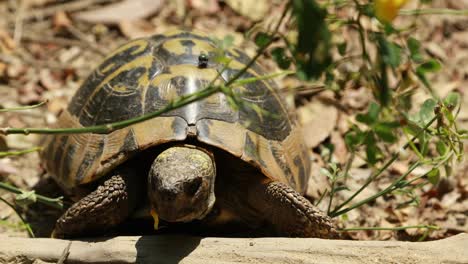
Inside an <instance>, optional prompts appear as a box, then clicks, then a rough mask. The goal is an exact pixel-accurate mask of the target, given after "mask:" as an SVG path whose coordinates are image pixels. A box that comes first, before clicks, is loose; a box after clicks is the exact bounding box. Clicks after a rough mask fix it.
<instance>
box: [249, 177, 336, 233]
mask: <svg viewBox="0 0 468 264" xmlns="http://www.w3.org/2000/svg"><path fill="white" fill-rule="evenodd" d="M249 193H251V194H252V195H255V196H256V197H255V198H252V199H253V204H254V205H256V206H259V207H260V208H259V210H261V211H263V215H265V216H266V217H267V219H266V220H267V221H268V222H270V223H271V224H272V226H273V228H274V230H276V232H277V234H279V235H286V236H291V237H318V238H336V237H337V232H336V230H335V228H334V225H333V223H332V221H331V219H330V217H328V216H326V215H325V214H324V213H323V212H321V211H320V210H319V209H318V208H317V207H315V206H314V205H312V204H311V203H310V202H309V200H307V199H306V198H304V196H302V195H301V194H299V193H298V192H296V191H295V190H294V189H292V188H291V187H289V186H287V185H286V184H284V183H280V182H274V181H268V180H266V181H264V182H261V183H259V184H258V185H257V186H256V187H255V188H252V191H251V192H249ZM255 193H257V194H255ZM262 196H263V197H262ZM262 198H263V199H262ZM262 207H263V208H262Z"/></svg>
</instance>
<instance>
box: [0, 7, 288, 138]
mask: <svg viewBox="0 0 468 264" xmlns="http://www.w3.org/2000/svg"><path fill="white" fill-rule="evenodd" d="M288 10H289V4H288V5H287V6H286V8H285V10H284V11H283V14H282V15H281V18H280V20H279V21H278V24H277V25H276V27H275V30H274V32H273V35H275V34H276V33H277V32H278V29H279V26H280V25H281V23H282V21H283V19H284V17H285V16H286V13H287V11H288ZM273 41H274V38H271V39H270V41H269V42H268V43H266V44H265V45H264V46H262V47H260V49H259V50H258V51H257V54H256V55H255V56H254V57H253V58H252V59H251V60H250V61H249V62H248V63H247V64H246V65H245V67H244V68H242V69H241V70H240V71H239V72H237V74H235V75H234V76H233V77H232V78H231V79H230V80H229V81H227V82H226V83H225V84H224V87H229V86H230V85H232V84H234V83H235V81H236V80H237V79H239V78H240V77H242V75H243V74H244V73H246V72H247V70H248V69H249V68H250V66H252V65H253V64H254V63H255V61H256V60H257V59H258V58H259V57H260V56H261V55H262V54H263V52H264V51H265V50H266V48H267V47H268V46H270V44H271V43H273ZM222 88H223V87H221V86H213V85H209V86H207V87H206V88H204V89H202V90H200V91H197V92H194V93H191V94H188V95H182V96H180V97H179V98H177V99H175V100H174V101H172V102H170V103H169V104H167V105H166V106H165V107H163V108H161V109H159V110H158V111H155V112H151V113H148V114H146V115H142V116H139V117H136V118H132V119H127V120H123V121H119V122H114V123H109V124H103V125H96V126H89V127H79V128H59V129H52V128H3V129H0V134H3V135H9V134H24V135H28V134H80V133H97V134H107V133H111V132H112V131H115V130H117V129H121V128H124V127H127V126H130V125H133V124H136V123H139V122H143V121H146V120H149V119H152V118H154V117H157V116H160V115H162V114H164V113H167V112H169V111H172V110H174V109H176V108H179V107H183V106H185V105H188V104H190V103H193V102H195V101H198V100H201V99H204V98H206V97H208V96H210V95H212V94H214V93H217V92H219V91H221V89H222Z"/></svg>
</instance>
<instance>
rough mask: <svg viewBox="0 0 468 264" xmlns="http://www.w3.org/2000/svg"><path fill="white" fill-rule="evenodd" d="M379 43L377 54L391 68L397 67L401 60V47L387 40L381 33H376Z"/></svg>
mask: <svg viewBox="0 0 468 264" xmlns="http://www.w3.org/2000/svg"><path fill="white" fill-rule="evenodd" d="M377 40H378V43H379V55H380V56H381V57H382V60H383V61H384V62H385V64H387V65H389V66H390V67H392V68H396V67H398V65H400V62H401V47H400V46H399V45H397V44H396V43H393V42H389V41H387V40H386V39H385V37H384V36H383V35H382V34H378V35H377Z"/></svg>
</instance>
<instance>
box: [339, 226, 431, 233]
mask: <svg viewBox="0 0 468 264" xmlns="http://www.w3.org/2000/svg"><path fill="white" fill-rule="evenodd" d="M413 228H417V229H421V228H425V229H432V230H438V229H440V227H438V226H433V225H412V226H395V227H350V228H343V229H339V230H337V231H338V232H349V231H363V230H389V231H401V230H406V229H413Z"/></svg>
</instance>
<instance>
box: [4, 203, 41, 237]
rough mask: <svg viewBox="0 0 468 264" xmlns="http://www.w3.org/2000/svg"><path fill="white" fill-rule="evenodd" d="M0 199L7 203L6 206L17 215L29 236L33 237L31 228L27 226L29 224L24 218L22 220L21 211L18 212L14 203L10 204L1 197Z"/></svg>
mask: <svg viewBox="0 0 468 264" xmlns="http://www.w3.org/2000/svg"><path fill="white" fill-rule="evenodd" d="M0 201H2V202H4V203H5V204H6V205H8V207H10V208H11V209H12V210H13V211H14V212H15V213H16V215H17V216H18V217H19V219H20V221H21V224H23V226H24V227H25V228H26V230H27V231H28V234H29V236H30V237H35V235H34V232H33V231H32V229H31V226H29V224H28V223H27V222H26V220H24V218H23V216H22V215H21V213H20V212H18V210H16V207H15V206H14V205H12V204H11V203H10V202H8V201H7V200H5V199H3V198H2V197H0Z"/></svg>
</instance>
